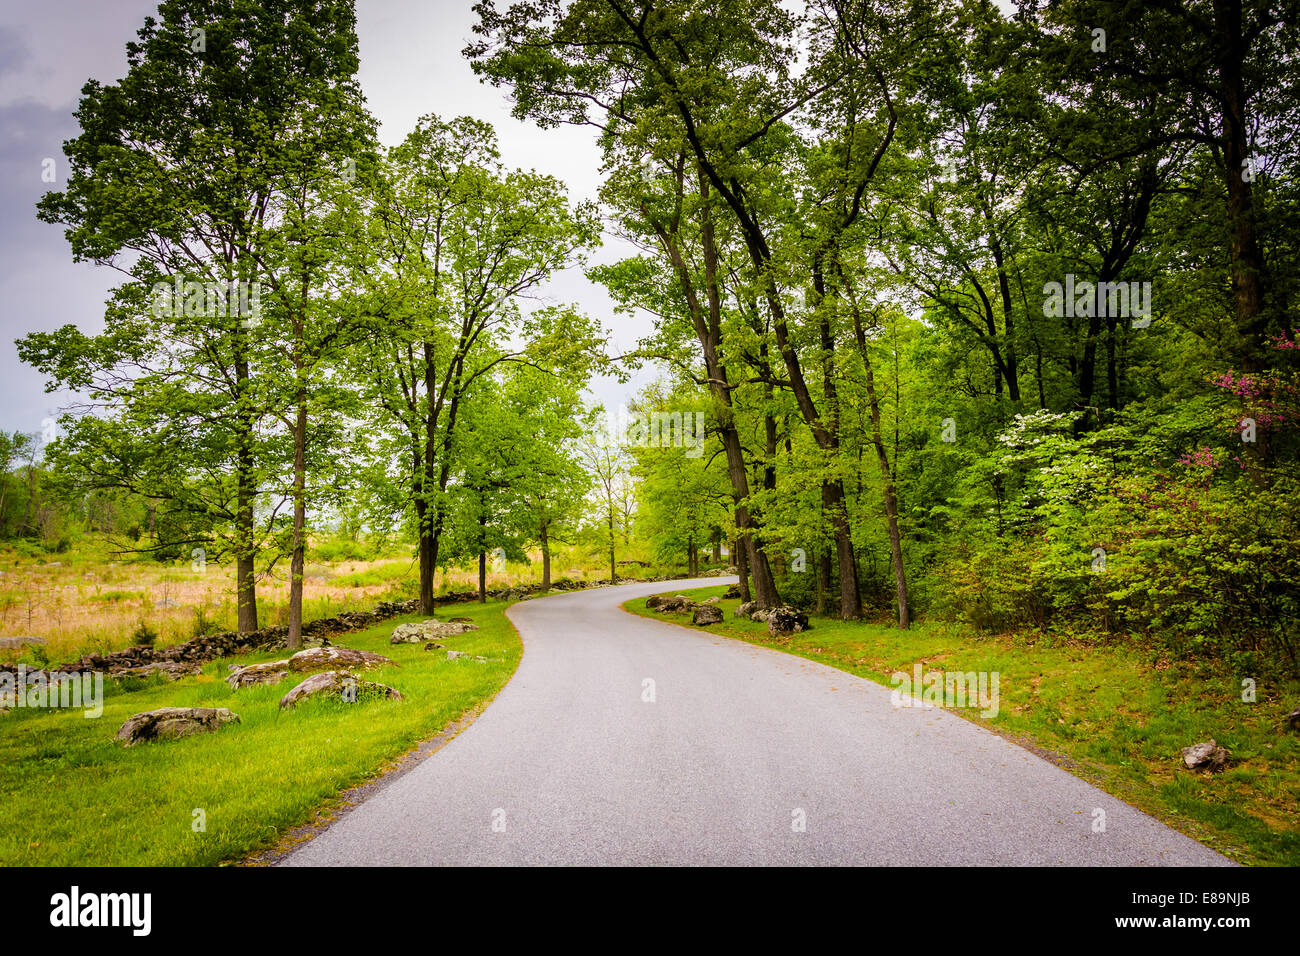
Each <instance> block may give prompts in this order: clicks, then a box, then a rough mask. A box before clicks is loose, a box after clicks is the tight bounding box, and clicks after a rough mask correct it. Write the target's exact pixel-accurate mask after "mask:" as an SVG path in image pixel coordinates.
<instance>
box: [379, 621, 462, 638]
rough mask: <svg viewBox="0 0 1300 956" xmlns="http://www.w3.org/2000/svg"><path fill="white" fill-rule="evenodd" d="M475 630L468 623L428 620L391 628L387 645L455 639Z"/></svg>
mask: <svg viewBox="0 0 1300 956" xmlns="http://www.w3.org/2000/svg"><path fill="white" fill-rule="evenodd" d="M477 630H478V625H477V624H471V623H469V622H468V621H435V620H433V619H432V618H430V619H428V620H426V621H414V622H412V623H410V624H399V625H397V627H395V628H393V636H392V637H390V638H389V639H388V643H390V644H425V643H428V642H429V641H433V640H436V639H437V638H440V637H455V636H456V635H457V634H465V633H467V632H469V631H477Z"/></svg>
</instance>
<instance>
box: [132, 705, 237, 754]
mask: <svg viewBox="0 0 1300 956" xmlns="http://www.w3.org/2000/svg"><path fill="white" fill-rule="evenodd" d="M232 723H233V724H237V723H239V715H238V714H235V713H232V712H231V711H229V710H227V709H226V708H224V707H161V708H159V709H158V710H150V711H147V712H145V713H143V714H135V715H134V716H132V717H129V718H128V719H127V721H126V723H124V724H123V725H122V726H121V727H119V728H118V731H117V734H116V735H115V736H114V737H113V739H114V740H117V741H119V742H120V743H121V744H122V746H124V747H133V746H135V745H136V744H138V743H144V742H145V741H149V740H174V739H176V738H178V737H189V736H190V735H191V734H200V733H208V732H210V731H214V730H219V729H220V728H221V727H222V726H224V725H225V724H232Z"/></svg>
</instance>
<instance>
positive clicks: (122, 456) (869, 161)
mask: <svg viewBox="0 0 1300 956" xmlns="http://www.w3.org/2000/svg"><path fill="white" fill-rule="evenodd" d="M257 9H258V13H257V15H256V16H250V14H249V11H248V9H247V8H246V5H244V4H241V3H236V2H233V0H215V2H199V0H165V2H163V3H162V4H161V5H160V8H159V13H158V16H157V18H153V19H150V20H149V21H148V22H147V23H146V25H145V26H144V28H143V29H142V30H141V31H140V34H139V39H138V41H136V42H134V43H133V44H131V45H130V47H129V50H128V54H129V63H130V68H129V71H128V72H127V74H126V76H125V77H124V79H122V80H121V81H120V82H119V83H116V84H111V85H101V84H99V83H97V82H94V81H91V82H89V83H88V84H87V85H86V87H85V88H84V90H83V97H82V100H81V105H80V108H79V110H78V114H77V116H78V120H79V122H80V128H81V133H80V135H79V136H78V137H77V138H75V139H73V140H71V141H69V142H68V143H67V144H66V146H65V149H66V152H67V156H68V162H69V163H70V166H71V170H72V172H71V174H70V175H69V177H68V180H67V183H66V186H65V188H63V189H62V190H59V191H54V192H50V193H49V194H48V195H47V196H46V197H45V198H44V200H43V201H42V202H41V204H40V207H39V215H40V217H41V218H42V219H44V220H45V221H47V222H50V223H54V224H58V225H60V226H62V227H63V228H64V229H65V231H66V236H67V239H68V242H69V244H70V247H71V252H72V255H73V256H74V257H75V258H76V259H78V260H86V261H93V262H98V263H102V264H107V265H109V266H112V267H113V268H115V269H117V270H119V271H120V272H121V274H122V280H123V281H122V283H121V285H119V286H118V287H117V289H116V291H115V292H114V294H113V295H112V298H111V299H110V301H109V302H108V303H107V305H106V309H105V314H104V322H103V330H102V331H100V332H96V333H94V334H91V333H89V332H87V331H85V330H84V329H83V328H81V327H79V326H78V325H77V324H69V325H66V326H64V327H63V328H61V329H59V330H57V331H54V332H49V333H32V334H29V335H27V336H26V337H24V338H23V339H21V340H20V341H19V343H18V348H19V352H20V355H21V356H22V358H23V359H24V361H26V362H28V363H29V364H31V365H33V366H35V367H36V368H38V369H39V370H40V371H41V372H43V373H44V374H45V375H46V377H47V378H48V380H49V382H50V385H51V387H52V388H66V389H71V390H74V391H75V392H76V393H77V394H78V395H79V396H80V399H79V401H78V403H77V404H76V406H75V407H72V408H69V409H68V410H67V412H66V413H65V414H64V415H63V416H62V418H61V419H60V421H59V427H58V435H57V437H55V438H54V439H53V440H51V441H49V442H47V443H46V442H41V443H40V444H41V445H42V448H41V452H40V455H39V457H38V456H37V454H36V445H37V444H38V438H37V437H35V436H23V435H14V436H9V437H7V438H5V440H4V444H3V447H4V449H5V451H6V459H5V468H4V473H3V475H2V476H0V531H2V532H3V534H4V535H5V536H6V537H11V538H12V537H18V538H23V539H30V540H32V541H39V542H43V544H44V546H45V547H47V548H50V549H55V548H57V547H58V545H59V542H60V541H61V540H64V541H66V538H67V535H68V534H69V533H72V532H70V531H68V530H66V529H87V528H89V529H92V530H96V531H102V532H104V533H111V534H115V535H117V536H119V538H120V539H121V540H122V541H123V542H124V544H123V547H135V548H139V549H143V550H148V551H151V552H153V553H155V554H156V555H157V556H159V557H160V558H162V559H165V560H188V559H189V555H190V553H191V551H192V549H193V548H196V547H201V548H203V549H205V553H206V554H207V555H208V556H209V560H212V561H226V562H229V563H230V565H231V567H232V568H233V569H234V571H233V581H234V587H235V588H236V589H237V592H238V602H239V624H240V628H241V629H254V628H256V627H257V625H258V612H257V581H258V576H259V574H260V573H261V571H262V570H263V569H264V568H265V567H266V566H267V565H268V563H273V562H276V561H285V562H288V564H289V566H290V568H291V572H292V575H293V577H292V580H293V582H294V585H295V589H296V591H295V593H296V594H297V598H296V600H297V603H296V605H295V604H294V598H293V597H292V595H291V602H290V607H291V614H290V630H291V646H293V641H294V640H295V638H296V636H297V635H298V633H299V631H300V628H301V625H302V610H301V579H302V571H303V565H304V560H305V558H304V556H305V553H306V551H307V548H308V546H309V542H310V541H311V539H312V537H313V535H317V534H320V533H322V532H323V531H324V530H325V529H332V530H338V529H340V528H344V529H350V532H349V533H351V534H352V535H353V536H358V535H360V536H381V535H391V536H397V537H399V538H401V540H403V541H407V542H409V543H410V545H411V548H412V551H413V554H415V555H417V556H418V569H419V581H418V588H417V593H418V595H419V597H420V599H421V602H422V606H423V607H424V608H425V609H426V610H427V611H429V612H432V608H433V605H434V602H435V598H436V595H435V593H434V584H433V583H434V572H435V570H436V569H437V568H439V567H445V566H447V565H448V564H457V563H459V564H464V563H469V562H477V563H478V564H479V566H480V567H482V565H483V563H484V562H485V561H486V560H488V555H491V554H494V553H498V552H499V553H503V554H505V555H507V556H509V557H511V558H512V559H524V558H525V557H531V558H532V559H535V560H543V561H547V562H549V543H550V542H551V541H552V540H554V539H556V536H557V535H560V536H566V537H572V536H573V535H574V534H577V533H578V530H577V529H578V528H579V526H583V527H584V528H585V530H584V531H583V532H582V533H585V534H587V535H588V536H589V537H591V539H592V540H596V541H601V542H602V547H607V549H608V554H609V563H610V569H609V570H610V577H611V578H616V577H617V574H618V571H617V556H618V552H619V550H620V549H626V548H628V547H629V546H630V545H631V544H633V543H637V542H639V543H641V544H642V545H643V546H645V547H647V548H649V549H652V550H653V552H654V553H655V554H656V556H657V557H658V558H659V559H660V560H661V561H663V562H664V563H666V564H670V565H673V566H675V567H678V568H680V569H683V570H685V571H687V572H691V573H694V572H697V571H698V570H699V567H700V558H701V555H704V556H705V557H706V558H708V559H712V560H715V561H716V560H719V559H721V556H722V552H723V549H724V548H725V550H726V552H727V554H728V555H730V556H731V559H732V560H733V561H734V563H735V565H736V566H737V567H738V568H739V570H740V572H741V585H740V587H741V591H742V596H743V597H744V599H745V600H753V601H755V602H757V603H758V604H759V605H760V606H764V607H770V606H775V605H778V604H782V603H788V604H795V605H799V606H802V607H804V608H806V609H808V610H810V611H815V612H817V613H821V614H830V615H833V616H837V617H840V618H843V619H845V620H854V619H859V618H864V617H868V616H871V617H880V616H888V617H889V618H890V619H892V620H896V622H897V625H898V626H899V627H900V628H907V627H908V626H909V625H910V624H911V623H912V622H913V621H914V620H916V619H918V618H919V617H921V616H933V617H935V618H943V619H950V620H956V621H962V622H965V623H966V624H969V625H971V626H973V627H975V628H977V629H980V630H984V631H992V632H1005V631H1014V630H1036V631H1040V632H1043V633H1050V634H1054V635H1057V636H1060V637H1062V638H1067V639H1071V640H1078V641H1082V642H1089V641H1110V640H1126V639H1133V640H1140V641H1145V642H1150V643H1152V644H1153V645H1155V646H1158V647H1159V648H1161V649H1162V652H1166V653H1172V654H1178V655H1195V656H1203V657H1206V658H1214V659H1222V660H1224V661H1226V662H1228V663H1230V664H1232V665H1233V666H1235V667H1238V668H1241V669H1243V671H1249V672H1252V673H1253V672H1257V671H1258V670H1259V669H1267V668H1283V669H1290V670H1294V669H1295V668H1296V667H1297V641H1298V639H1297V632H1296V624H1297V619H1298V618H1300V606H1298V604H1297V600H1298V598H1300V526H1298V525H1300V481H1298V480H1297V478H1298V472H1297V467H1296V465H1297V454H1298V453H1300V444H1298V442H1297V421H1298V419H1300V378H1298V377H1297V370H1298V369H1300V361H1298V359H1300V333H1298V332H1297V321H1296V314H1297V300H1296V296H1297V288H1296V283H1297V279H1296V276H1297V274H1300V272H1298V269H1297V266H1298V265H1300V262H1297V259H1298V258H1300V215H1298V214H1297V210H1300V203H1298V202H1297V199H1298V198H1300V197H1298V196H1297V188H1298V186H1297V178H1296V171H1297V159H1298V158H1300V144H1298V143H1297V140H1296V131H1297V129H1300V115H1297V114H1298V113H1300V102H1297V99H1296V96H1295V90H1296V89H1297V88H1300V59H1298V58H1297V31H1298V30H1300V5H1298V4H1296V3H1294V2H1292V0H1285V2H1281V3H1277V2H1262V0H1244V2H1218V0H1216V2H1213V3H1211V2H1208V0H1207V2H1200V0H1186V2H1179V0H1167V2H1163V0H1162V2H1155V3H1146V4H1141V3H1129V2H1109V0H1095V2H1094V0H1080V2H1041V3H1040V2H1025V3H1022V4H1021V5H1020V7H1019V9H1018V10H1017V11H1016V12H1014V13H1012V14H1010V15H1008V14H1006V13H1004V12H1002V11H1000V10H999V8H998V7H997V6H995V5H994V4H992V3H990V2H985V0H965V2H950V0H909V2H902V3H899V2H892V3H885V2H870V0H842V2H841V0H816V2H812V3H810V4H808V5H807V7H806V9H805V8H803V6H802V5H800V6H799V9H798V10H795V9H793V8H791V7H789V6H788V5H783V4H780V3H777V2H768V0H724V2H717V3H712V4H709V5H707V7H705V6H701V5H697V4H692V3H682V2H664V0H628V2H623V0H573V2H563V0H535V2H528V3H515V4H510V5H504V4H502V5H498V4H494V3H492V2H490V0H485V2H482V3H479V4H478V5H476V7H475V10H476V13H477V17H478V22H477V25H476V27H475V39H474V41H473V42H471V44H470V45H469V46H468V47H467V48H466V50H465V55H466V56H467V57H468V58H469V60H470V62H471V63H472V65H473V68H474V70H475V71H476V72H477V73H478V74H479V76H480V77H481V78H482V79H483V80H484V81H485V82H487V83H490V84H494V85H496V86H497V87H500V88H501V90H502V94H503V95H509V96H510V97H511V102H512V103H513V104H514V109H515V112H516V115H517V116H519V117H520V118H523V119H527V120H530V121H533V122H536V123H538V124H541V125H542V126H543V127H550V126H556V125H559V124H576V125H581V126H588V127H591V128H592V129H593V131H594V132H595V134H596V135H597V136H598V137H599V144H600V149H601V154H602V157H603V165H602V169H601V174H602V187H601V193H600V198H599V203H594V204H586V203H579V202H574V201H572V200H571V199H570V197H569V195H568V191H567V187H566V186H565V184H564V183H562V182H560V181H558V180H556V179H554V178H551V177H547V176H543V175H539V174H536V173H533V172H529V171H527V170H522V169H514V168H510V167H508V166H507V165H506V164H504V163H503V162H502V160H501V157H500V155H499V153H498V150H497V146H496V141H495V134H494V132H493V130H492V128H491V126H489V125H487V124H485V123H483V122H481V121H479V120H476V119H474V118H471V117H461V116H457V112H458V110H457V107H456V104H455V103H452V102H445V103H444V102H439V101H438V96H437V93H436V91H432V90H431V91H430V105H431V107H433V109H434V110H435V112H430V113H429V114H428V115H427V116H425V117H424V118H423V119H422V120H421V121H420V122H419V124H418V125H417V126H416V128H415V129H413V130H411V131H410V132H409V134H408V135H406V136H405V138H404V139H403V140H402V141H401V142H400V143H399V144H397V145H395V146H392V147H390V148H385V147H384V146H383V145H381V143H380V142H379V140H378V137H377V133H376V123H375V121H374V119H373V117H372V116H371V115H370V114H369V112H368V110H367V108H366V105H365V102H364V98H363V97H362V94H361V90H360V87H359V84H358V81H357V78H356V73H357V68H358V50H357V40H356V34H355V18H354V13H353V11H352V9H351V4H350V3H346V2H320V0H267V2H265V3H262V4H261V5H260V6H259V7H258V8H257ZM602 235H613V236H617V237H619V238H620V239H621V240H622V241H623V243H624V246H625V247H626V248H629V249H635V250H636V254H635V255H632V256H630V257H627V258H624V259H623V260H621V261H616V262H612V263H611V262H605V263H604V264H600V265H594V264H589V259H590V256H591V255H592V253H593V252H594V251H595V250H596V249H598V248H599V247H600V245H601V242H602ZM584 264H585V265H586V270H587V275H588V276H589V278H590V279H591V280H592V281H594V282H597V283H599V284H601V285H602V286H603V287H604V288H605V289H607V290H608V292H609V294H610V296H611V297H612V298H613V299H614V301H615V302H616V304H617V307H618V310H619V312H618V314H617V315H615V316H613V317H606V318H605V324H606V325H608V323H610V322H619V321H638V322H641V323H642V324H643V325H644V327H645V328H647V329H649V330H650V331H649V332H648V334H647V335H645V336H644V337H643V338H642V340H641V341H640V343H639V345H638V347H637V349H636V350H635V351H634V352H633V353H631V354H622V355H612V354H610V352H611V350H610V349H609V348H608V347H607V345H606V336H607V329H605V328H603V327H602V322H601V321H600V320H598V319H597V318H596V317H593V316H590V315H588V314H586V313H585V312H584V310H583V309H582V308H580V307H579V306H578V305H576V304H568V305H557V304H539V302H538V299H537V296H538V293H539V290H540V289H541V288H543V287H544V285H545V283H546V282H547V281H548V280H549V279H550V278H551V277H553V276H554V275H556V274H557V273H558V272H559V271H561V270H563V269H565V268H568V267H571V266H573V265H580V266H581V265H584ZM646 367H649V368H655V369H658V370H659V373H660V377H659V380H658V381H657V382H656V383H655V384H654V385H653V386H652V387H650V388H648V389H645V390H643V391H642V392H640V393H639V394H638V395H637V397H636V399H635V401H634V402H633V403H632V408H631V412H632V413H633V416H632V418H633V421H637V422H639V421H646V422H651V423H657V424H659V425H661V426H664V425H667V426H668V427H667V429H666V430H665V428H663V427H661V428H658V429H655V428H644V427H642V428H633V429H625V428H619V429H617V431H618V435H617V436H615V437H611V436H610V434H609V431H610V430H609V429H608V428H607V427H606V426H607V421H606V419H607V414H606V413H607V412H608V411H609V410H607V409H600V408H596V407H593V404H592V402H591V399H590V393H589V391H588V387H589V385H590V384H591V382H592V381H593V379H594V377H595V376H597V375H600V374H605V375H615V376H626V375H627V374H628V373H629V372H631V371H632V370H635V369H638V368H646ZM637 416H639V418H638V417H637ZM697 420H698V421H702V422H703V428H702V430H701V432H700V433H699V435H698V438H699V441H700V442H702V447H701V446H700V445H699V444H696V443H695V441H694V440H695V438H696V437H697V436H696V433H695V432H693V431H692V430H691V428H690V427H689V426H688V425H687V423H688V422H695V421H697ZM65 546H66V545H65ZM548 579H549V564H548Z"/></svg>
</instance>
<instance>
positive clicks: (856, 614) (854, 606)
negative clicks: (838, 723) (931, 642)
mask: <svg viewBox="0 0 1300 956" xmlns="http://www.w3.org/2000/svg"><path fill="white" fill-rule="evenodd" d="M813 291H814V292H816V294H817V305H818V307H819V308H818V310H817V311H818V313H819V316H820V319H819V321H818V335H819V338H820V345H821V352H822V398H823V399H824V400H825V406H824V408H823V410H822V415H823V417H824V420H825V423H826V435H827V440H826V444H825V445H824V446H823V447H824V448H825V449H826V450H827V451H829V452H831V453H832V454H833V455H834V456H835V457H836V458H838V456H839V450H840V434H839V431H840V428H839V419H840V412H839V409H840V399H839V392H838V391H837V389H836V385H835V377H836V369H835V336H834V333H833V332H832V330H831V320H830V312H829V310H828V309H825V308H822V307H821V306H823V305H824V303H825V299H826V279H825V276H824V275H823V274H822V263H821V257H820V255H818V256H817V257H816V258H815V259H814V261H813ZM822 505H823V507H824V508H825V509H826V512H827V513H828V514H829V515H830V518H831V527H832V528H833V529H834V532H835V554H836V559H837V560H838V561H839V566H840V618H841V619H842V620H845V621H856V620H857V619H858V618H860V617H862V595H861V594H860V593H859V591H858V576H857V574H856V573H855V572H854V569H853V529H852V528H851V527H850V526H849V515H848V501H847V499H846V497H845V495H844V480H843V479H842V478H840V477H838V476H836V477H834V478H831V479H830V480H828V481H826V482H824V483H823V485H822Z"/></svg>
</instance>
